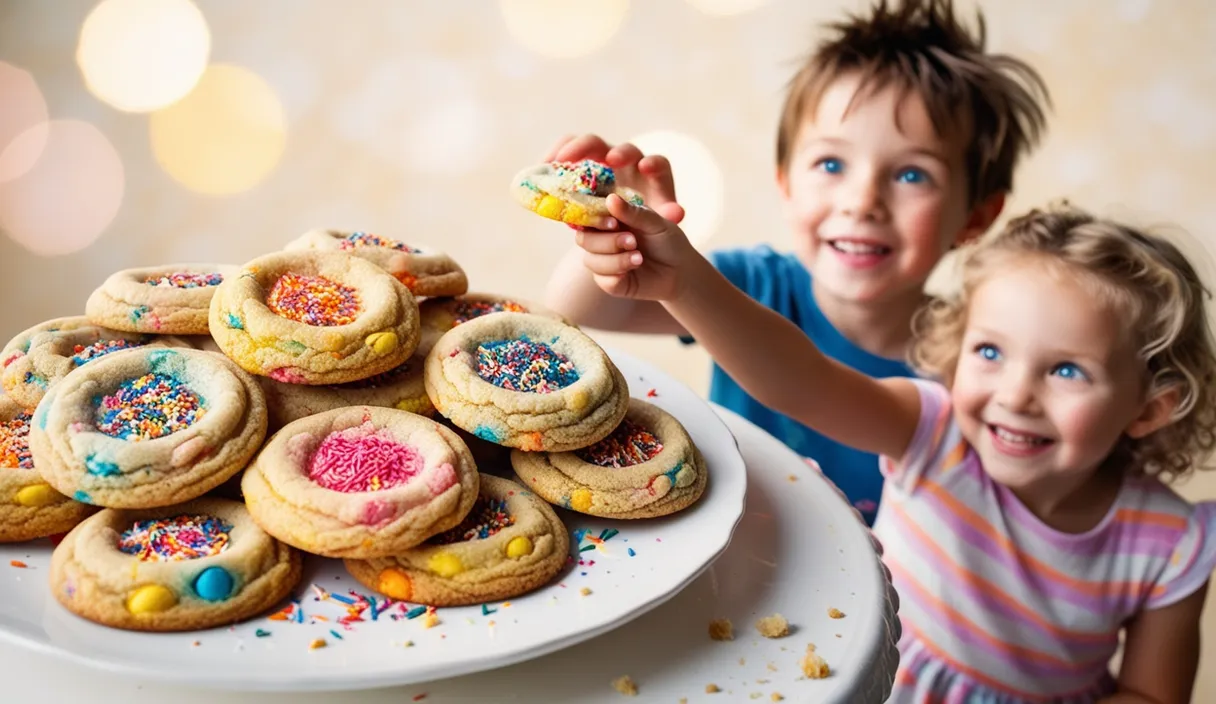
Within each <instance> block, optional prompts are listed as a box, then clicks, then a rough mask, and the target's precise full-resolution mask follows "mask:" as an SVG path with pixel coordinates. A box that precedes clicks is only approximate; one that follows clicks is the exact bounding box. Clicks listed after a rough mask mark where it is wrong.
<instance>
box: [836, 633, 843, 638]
mask: <svg viewBox="0 0 1216 704" xmlns="http://www.w3.org/2000/svg"><path fill="white" fill-rule="evenodd" d="M836 637H837V638H844V636H842V635H840V634H839V633H837V634H836Z"/></svg>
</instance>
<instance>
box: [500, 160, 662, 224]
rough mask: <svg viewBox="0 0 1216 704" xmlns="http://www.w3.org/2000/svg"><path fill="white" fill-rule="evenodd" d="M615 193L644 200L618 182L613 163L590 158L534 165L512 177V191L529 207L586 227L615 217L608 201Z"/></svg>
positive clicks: (637, 201) (640, 200)
mask: <svg viewBox="0 0 1216 704" xmlns="http://www.w3.org/2000/svg"><path fill="white" fill-rule="evenodd" d="M612 193H616V194H617V195H619V196H620V197H622V198H624V199H625V200H627V201H629V202H631V203H634V204H635V205H641V204H642V196H641V195H640V194H639V193H638V192H637V191H634V190H632V189H630V188H625V187H623V186H618V185H617V183H616V174H615V173H614V172H613V170H612V168H611V167H609V166H606V165H604V164H601V163H600V162H598V161H592V160H590V159H584V160H583V161H580V162H577V163H571V162H559V161H554V162H549V163H547V164H540V165H537V166H531V167H528V168H526V169H524V170H523V171H520V172H519V173H518V174H516V175H515V178H514V179H512V181H511V195H513V196H514V197H515V200H517V201H518V202H519V203H520V205H522V206H524V207H525V208H527V209H528V210H531V211H532V212H534V213H536V214H537V215H540V216H543V217H546V218H549V219H550V220H559V221H561V222H564V223H569V224H571V225H583V226H585V227H597V226H599V225H600V222H601V220H602V219H603V218H607V217H612V214H611V213H609V212H608V205H607V199H608V196H609V195H610V194H612Z"/></svg>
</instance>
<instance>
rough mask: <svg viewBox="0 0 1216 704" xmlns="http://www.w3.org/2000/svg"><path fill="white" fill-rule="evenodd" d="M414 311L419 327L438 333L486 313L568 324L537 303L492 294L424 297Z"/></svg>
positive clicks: (553, 312) (568, 322) (561, 317)
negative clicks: (523, 315)
mask: <svg viewBox="0 0 1216 704" xmlns="http://www.w3.org/2000/svg"><path fill="white" fill-rule="evenodd" d="M418 309H419V310H420V311H421V312H422V327H423V328H424V329H427V330H433V331H435V332H437V333H439V334H443V333H445V332H447V331H448V330H451V329H452V328H454V327H456V326H457V325H460V324H461V323H467V322H469V321H470V320H472V319H474V318H480V317H481V316H483V315H489V314H490V313H531V314H533V315H540V316H544V317H546V318H552V319H554V320H559V321H561V322H563V323H566V324H567V325H569V324H571V323H570V321H568V320H566V319H565V318H564V317H563V316H561V315H559V314H558V313H556V312H555V311H553V310H550V309H549V308H546V307H545V306H542V305H541V304H539V303H533V302H532V301H526V300H523V299H522V298H513V297H510V296H501V295H499V294H496V293H472V292H471V293H466V294H463V295H460V296H449V297H444V298H428V299H426V300H425V301H422V302H421V303H419V304H418Z"/></svg>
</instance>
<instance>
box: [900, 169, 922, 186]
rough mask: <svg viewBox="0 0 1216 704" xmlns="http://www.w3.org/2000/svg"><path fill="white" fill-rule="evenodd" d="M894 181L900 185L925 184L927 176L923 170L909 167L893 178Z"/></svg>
mask: <svg viewBox="0 0 1216 704" xmlns="http://www.w3.org/2000/svg"><path fill="white" fill-rule="evenodd" d="M895 180H896V181H898V182H900V183H927V182H928V181H929V174H927V173H925V171H924V170H923V169H917V168H914V167H909V168H906V169H903V170H901V171H900V172H899V173H898V174H897V175H896V176H895Z"/></svg>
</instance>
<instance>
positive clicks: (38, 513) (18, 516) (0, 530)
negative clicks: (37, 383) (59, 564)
mask: <svg viewBox="0 0 1216 704" xmlns="http://www.w3.org/2000/svg"><path fill="white" fill-rule="evenodd" d="M32 417H33V412H32V411H31V410H30V409H27V408H22V407H21V406H20V404H18V403H17V402H15V401H13V400H12V399H11V398H8V397H7V396H5V395H3V394H0V543H11V542H18V541H22V540H33V539H34V538H44V537H46V536H48V535H55V534H56V533H66V532H68V531H69V530H71V529H72V527H73V526H75V525H76V524H77V523H80V522H81V521H83V520H84V519H85V518H88V517H89V516H90V515H91V514H93V513H95V512H96V511H97V509H96V508H94V507H93V506H89V505H88V504H82V503H80V502H78V501H73V500H71V499H69V498H68V497H66V496H64V495H63V494H61V493H59V492H58V491H55V490H54V489H52V488H51V486H50V485H49V484H47V483H46V481H45V480H44V479H43V478H42V476H41V475H40V474H38V471H37V470H36V469H35V468H34V458H33V456H32V455H31V454H30V438H29V434H30V421H31V419H32Z"/></svg>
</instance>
